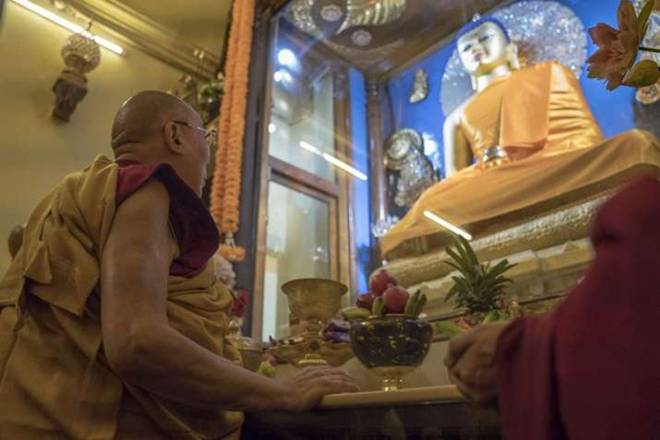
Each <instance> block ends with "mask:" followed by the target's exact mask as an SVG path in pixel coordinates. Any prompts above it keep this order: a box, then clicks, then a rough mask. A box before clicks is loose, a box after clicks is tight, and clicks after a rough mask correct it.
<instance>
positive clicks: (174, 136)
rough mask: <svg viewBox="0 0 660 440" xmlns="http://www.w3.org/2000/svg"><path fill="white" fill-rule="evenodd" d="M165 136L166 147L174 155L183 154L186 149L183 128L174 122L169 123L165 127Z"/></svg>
mask: <svg viewBox="0 0 660 440" xmlns="http://www.w3.org/2000/svg"><path fill="white" fill-rule="evenodd" d="M163 136H164V138H165V145H166V146H167V148H168V149H169V150H170V151H171V152H172V153H174V154H183V153H184V151H185V147H184V145H183V131H182V130H181V126H179V124H176V123H174V122H168V123H167V124H165V126H163Z"/></svg>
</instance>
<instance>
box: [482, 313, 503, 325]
mask: <svg viewBox="0 0 660 440" xmlns="http://www.w3.org/2000/svg"><path fill="white" fill-rule="evenodd" d="M499 317H500V316H499V313H497V311H496V310H491V311H490V312H488V313H487V314H486V316H485V317H484V320H483V321H481V323H482V324H488V323H489V322H493V321H497V320H498V319H499Z"/></svg>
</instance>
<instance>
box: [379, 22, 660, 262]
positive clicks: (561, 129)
mask: <svg viewBox="0 0 660 440" xmlns="http://www.w3.org/2000/svg"><path fill="white" fill-rule="evenodd" d="M549 43H551V42H549ZM456 44H457V50H458V53H459V56H460V59H461V62H462V64H463V66H464V67H465V69H466V70H467V71H468V72H469V73H470V76H471V78H472V85H473V88H474V89H475V90H476V93H475V94H474V95H473V96H472V97H471V98H469V99H468V100H467V101H466V102H465V103H464V104H462V105H461V106H460V107H459V108H457V109H456V110H455V111H454V112H452V113H451V114H450V115H449V116H448V117H447V119H446V121H445V126H444V151H445V162H446V163H445V166H446V175H447V178H446V179H444V180H442V181H441V182H439V183H437V184H435V185H434V186H432V187H430V188H429V189H427V190H426V191H425V192H424V193H423V194H422V195H421V196H420V198H419V200H417V202H416V203H415V204H414V205H413V206H412V208H411V209H410V211H409V212H408V213H407V214H406V216H405V217H404V218H403V219H402V220H401V221H400V222H399V223H398V224H397V225H395V226H394V227H393V228H392V229H390V230H389V231H388V233H387V234H386V235H385V236H384V237H382V238H381V242H380V244H381V252H382V254H383V255H384V256H386V257H388V254H391V253H393V252H392V251H394V250H395V249H397V248H398V247H399V246H401V245H402V244H404V243H407V242H410V241H411V240H413V241H414V240H415V239H418V238H421V237H426V236H429V235H434V234H437V233H438V232H441V231H440V230H439V227H438V225H437V224H435V223H433V222H431V221H429V220H428V219H427V218H426V217H425V216H424V211H426V210H429V211H431V212H433V213H435V214H436V215H438V216H440V217H442V218H443V219H445V220H447V221H448V222H450V223H452V224H454V225H457V226H462V227H463V228H465V229H467V230H468V231H469V232H471V233H472V234H473V235H475V234H476V235H480V234H485V233H488V232H494V231H495V230H498V229H500V228H503V227H507V226H510V225H513V224H515V223H521V222H523V221H524V220H526V219H531V218H533V217H534V216H538V215H541V214H544V213H547V212H550V211H552V210H554V209H557V208H561V207H564V206H568V205H571V204H575V203H578V202H581V201H583V200H587V199H589V198H592V197H594V196H596V195H598V194H602V193H605V192H607V191H609V190H612V189H613V188H615V187H617V186H619V185H621V184H622V183H624V182H626V181H629V180H631V179H633V178H635V177H636V176H641V175H649V174H651V175H653V176H656V177H658V176H660V142H659V141H658V139H657V138H656V137H655V136H654V135H653V134H651V133H648V132H645V131H641V130H632V131H628V132H626V133H623V134H620V135H618V136H616V137H614V138H612V139H609V140H604V139H603V135H602V133H601V130H600V128H599V127H598V125H597V123H596V121H595V119H594V117H593V115H592V114H591V111H590V109H589V107H588V105H587V103H586V101H585V98H584V96H583V94H582V90H581V88H580V85H579V82H578V80H577V78H576V77H575V76H574V75H573V73H572V72H571V71H570V70H569V69H567V68H566V67H564V66H562V65H561V64H559V63H556V62H546V63H541V64H537V65H533V66H530V67H525V68H522V69H520V68H519V63H518V57H517V50H516V46H515V44H514V43H512V42H511V40H510V38H509V35H508V33H507V31H506V29H505V28H504V26H503V25H502V24H501V23H500V22H498V21H497V20H495V19H491V18H483V19H479V20H477V21H475V22H472V23H470V24H468V25H466V26H465V27H464V28H463V29H461V30H460V31H459V33H458V35H457V40H456ZM395 254H396V253H395Z"/></svg>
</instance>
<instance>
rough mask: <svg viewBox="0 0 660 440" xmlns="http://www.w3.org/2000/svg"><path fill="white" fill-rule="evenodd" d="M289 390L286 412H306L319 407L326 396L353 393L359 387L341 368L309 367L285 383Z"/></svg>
mask: <svg viewBox="0 0 660 440" xmlns="http://www.w3.org/2000/svg"><path fill="white" fill-rule="evenodd" d="M283 384H284V385H285V387H286V389H287V396H286V399H285V401H286V408H285V409H286V410H288V411H305V410H308V409H310V408H313V407H315V406H316V405H318V404H319V403H320V402H321V400H322V399H323V396H325V395H326V394H336V393H352V392H355V391H359V390H360V389H359V387H358V386H357V384H356V383H355V381H354V380H353V378H352V377H351V376H349V375H348V374H346V372H344V371H342V370H340V369H339V368H332V367H307V368H304V369H302V370H300V371H299V372H298V373H297V374H296V375H295V376H293V377H291V378H289V379H286V380H284V381H283Z"/></svg>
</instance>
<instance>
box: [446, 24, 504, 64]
mask: <svg viewBox="0 0 660 440" xmlns="http://www.w3.org/2000/svg"><path fill="white" fill-rule="evenodd" d="M456 46H457V49H458V54H459V56H460V58H461V62H462V63H463V66H464V67H465V69H466V70H467V71H468V73H470V75H473V76H479V75H484V74H487V73H489V72H490V71H492V70H493V69H494V68H496V67H497V66H500V65H503V64H506V63H507V62H508V55H509V53H508V49H507V47H508V46H509V42H508V41H507V38H506V35H505V34H504V32H503V31H502V29H500V27H499V26H498V25H496V24H495V23H492V22H485V23H484V24H482V25H481V26H479V27H476V28H474V29H473V30H471V31H470V32H468V33H466V34H465V35H462V36H461V37H460V38H459V39H458V41H457V42H456Z"/></svg>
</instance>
